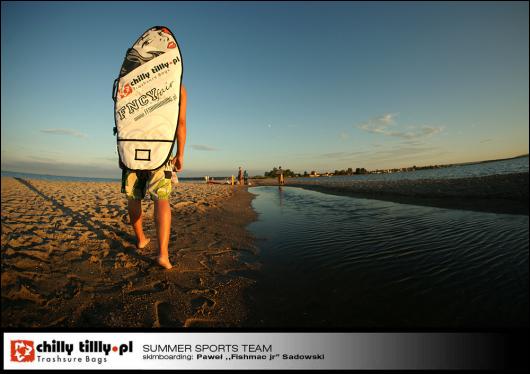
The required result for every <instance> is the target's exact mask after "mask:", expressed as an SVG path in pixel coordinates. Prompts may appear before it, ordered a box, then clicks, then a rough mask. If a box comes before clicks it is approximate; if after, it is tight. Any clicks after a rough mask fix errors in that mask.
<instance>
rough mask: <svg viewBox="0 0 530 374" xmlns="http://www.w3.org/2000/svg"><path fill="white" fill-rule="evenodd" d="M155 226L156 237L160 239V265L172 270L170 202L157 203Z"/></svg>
mask: <svg viewBox="0 0 530 374" xmlns="http://www.w3.org/2000/svg"><path fill="white" fill-rule="evenodd" d="M155 224H156V236H157V238H158V248H159V251H160V252H159V254H158V263H159V264H160V265H161V266H163V267H165V268H166V269H171V268H172V267H173V265H171V262H169V253H168V245H169V233H170V231H171V207H170V206H169V200H156V201H155Z"/></svg>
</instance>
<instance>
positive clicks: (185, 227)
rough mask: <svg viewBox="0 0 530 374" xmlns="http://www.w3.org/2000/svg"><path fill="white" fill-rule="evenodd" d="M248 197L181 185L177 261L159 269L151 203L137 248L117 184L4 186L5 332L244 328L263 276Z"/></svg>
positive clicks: (9, 181)
mask: <svg viewBox="0 0 530 374" xmlns="http://www.w3.org/2000/svg"><path fill="white" fill-rule="evenodd" d="M253 198H254V195H253V194H252V193H250V192H249V191H248V189H246V188H245V189H243V188H237V187H236V188H234V187H233V186H210V185H206V184H179V185H177V186H176V187H174V189H173V192H172V195H171V200H170V202H171V208H172V228H171V234H170V235H171V236H170V249H169V252H170V260H171V262H172V263H173V269H171V270H164V269H162V268H161V267H160V266H159V265H158V264H156V256H157V252H158V251H157V240H156V232H155V227H154V222H153V214H152V213H153V212H152V211H153V202H152V201H150V200H149V199H147V200H144V202H143V203H142V208H143V212H144V231H145V233H146V235H147V236H148V237H150V238H151V242H150V243H149V244H148V245H147V247H146V248H144V249H141V250H138V249H136V247H135V245H134V243H135V237H134V233H133V231H132V227H131V226H130V225H129V224H128V222H129V221H128V213H127V207H126V200H125V198H124V196H123V195H122V194H121V193H120V183H119V182H108V183H102V182H66V181H43V180H36V179H35V180H32V179H27V180H26V179H25V180H16V179H14V178H8V177H2V264H3V266H2V326H4V327H18V328H20V327H127V328H142V327H143V328H156V327H176V328H178V327H238V326H241V324H242V321H244V320H246V319H247V318H248V308H247V305H246V301H245V300H246V299H245V291H246V290H247V289H248V288H249V287H250V286H251V285H253V284H254V282H255V280H254V279H253V277H252V274H253V273H254V272H255V271H257V270H258V269H259V267H260V264H259V263H258V261H257V260H258V256H257V253H258V252H257V248H256V246H255V245H254V238H253V237H252V236H251V235H250V233H249V232H247V231H246V229H245V227H246V226H247V225H248V224H249V223H250V222H252V221H253V220H255V219H256V216H257V215H256V213H255V212H254V210H253V209H252V207H251V201H252V199H253Z"/></svg>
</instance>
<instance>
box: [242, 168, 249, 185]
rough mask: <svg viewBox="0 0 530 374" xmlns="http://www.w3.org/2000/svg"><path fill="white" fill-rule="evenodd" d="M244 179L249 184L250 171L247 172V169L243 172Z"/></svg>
mask: <svg viewBox="0 0 530 374" xmlns="http://www.w3.org/2000/svg"><path fill="white" fill-rule="evenodd" d="M243 180H244V181H245V184H248V173H247V171H246V170H245V172H244V173H243Z"/></svg>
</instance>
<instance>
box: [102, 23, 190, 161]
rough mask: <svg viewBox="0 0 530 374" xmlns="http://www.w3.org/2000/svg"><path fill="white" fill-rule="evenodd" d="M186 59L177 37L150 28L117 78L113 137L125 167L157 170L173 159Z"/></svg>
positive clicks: (134, 46)
mask: <svg viewBox="0 0 530 374" xmlns="http://www.w3.org/2000/svg"><path fill="white" fill-rule="evenodd" d="M181 84H182V57H181V54H180V49H179V46H178V43H177V41H176V39H175V37H174V35H173V33H172V32H171V31H170V30H169V29H168V28H167V27H163V26H155V27H151V28H150V29H148V30H147V31H146V32H144V33H143V34H142V36H140V37H139V38H138V40H136V42H135V43H134V45H133V46H132V48H129V49H128V50H127V53H126V55H125V59H124V61H123V64H122V66H121V70H120V75H119V77H118V78H116V79H115V80H114V85H113V87H112V99H113V100H114V123H115V127H114V134H115V135H116V136H117V138H116V139H117V148H118V155H119V163H120V167H121V168H122V169H130V170H155V169H158V168H160V167H161V166H162V165H164V164H165V163H166V162H167V161H168V160H169V158H170V156H171V151H172V150H173V146H174V144H175V139H176V134H177V126H178V120H179V113H180V86H181Z"/></svg>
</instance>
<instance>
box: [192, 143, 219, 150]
mask: <svg viewBox="0 0 530 374" xmlns="http://www.w3.org/2000/svg"><path fill="white" fill-rule="evenodd" d="M191 148H193V149H195V150H196V151H209V152H211V151H218V150H219V149H217V148H214V147H210V146H208V145H203V144H192V146H191Z"/></svg>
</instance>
